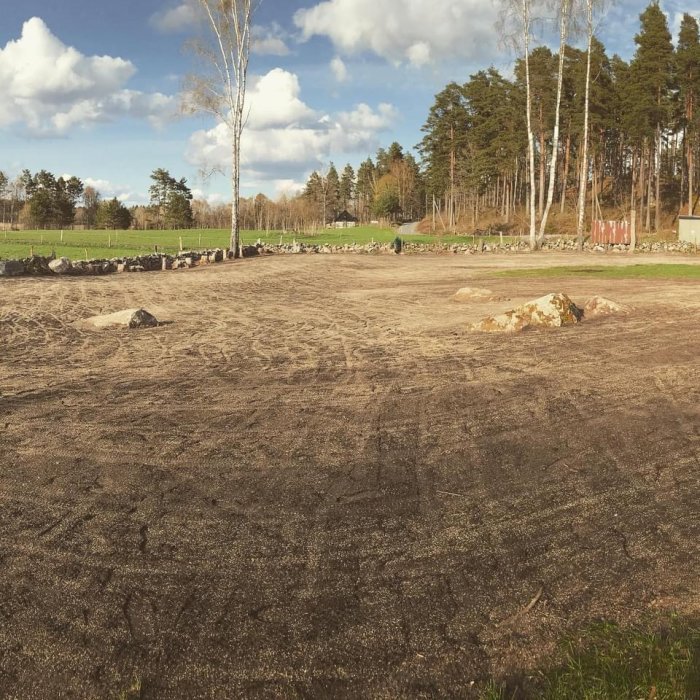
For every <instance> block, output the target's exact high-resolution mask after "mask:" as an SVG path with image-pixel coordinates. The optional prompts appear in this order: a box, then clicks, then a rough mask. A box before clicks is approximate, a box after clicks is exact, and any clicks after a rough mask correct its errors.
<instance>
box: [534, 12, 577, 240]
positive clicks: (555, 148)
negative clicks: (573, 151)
mask: <svg viewBox="0 0 700 700" xmlns="http://www.w3.org/2000/svg"><path fill="white" fill-rule="evenodd" d="M589 1H590V0H589ZM556 5H557V11H558V14H559V72H558V74H557V106H556V110H555V116H554V134H553V138H552V155H551V157H550V159H549V185H548V188H547V206H546V207H545V210H544V214H543V215H542V221H540V235H539V238H540V240H542V239H543V238H544V233H545V228H546V226H547V218H548V217H549V210H550V209H551V208H552V202H553V201H554V186H555V184H556V177H557V156H558V154H559V122H560V115H561V92H562V85H563V81H564V58H565V56H566V42H567V39H568V38H569V20H570V18H571V5H572V0H556ZM589 63H590V50H589ZM540 157H541V158H544V157H545V154H544V153H541V154H540Z"/></svg>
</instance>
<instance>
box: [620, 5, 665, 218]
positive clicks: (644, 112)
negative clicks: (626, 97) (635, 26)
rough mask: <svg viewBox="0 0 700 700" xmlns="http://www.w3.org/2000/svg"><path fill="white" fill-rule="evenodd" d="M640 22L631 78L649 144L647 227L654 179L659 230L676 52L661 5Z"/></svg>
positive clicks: (638, 111)
mask: <svg viewBox="0 0 700 700" xmlns="http://www.w3.org/2000/svg"><path fill="white" fill-rule="evenodd" d="M640 21H641V29H640V32H639V34H637V36H635V38H634V40H635V43H636V44H637V51H636V53H635V56H634V59H633V61H632V64H631V70H630V79H631V89H632V96H633V99H634V100H635V102H636V103H637V108H636V110H635V111H636V113H637V114H638V116H639V117H640V127H641V130H642V135H643V138H644V139H645V142H646V144H649V146H648V148H647V154H648V169H647V170H648V177H649V180H648V185H649V187H648V192H649V195H648V196H647V199H648V202H647V228H648V224H649V215H650V212H651V196H650V194H651V192H652V179H653V181H654V182H655V184H656V192H655V194H656V196H655V229H656V230H657V231H658V230H659V227H660V223H661V148H662V139H663V135H664V130H665V129H666V128H667V126H668V120H669V116H670V108H671V89H672V87H673V68H674V50H673V44H672V43H671V33H670V32H669V30H668V24H667V22H666V15H664V13H663V12H662V10H661V8H660V7H659V3H658V2H652V3H651V4H650V5H649V6H648V7H647V8H646V10H644V12H642V14H641V15H640ZM651 143H653V149H652V147H651V145H650V144H651Z"/></svg>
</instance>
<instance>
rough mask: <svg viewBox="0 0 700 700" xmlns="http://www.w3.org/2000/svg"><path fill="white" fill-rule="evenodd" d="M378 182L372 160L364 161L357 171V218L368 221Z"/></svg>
mask: <svg viewBox="0 0 700 700" xmlns="http://www.w3.org/2000/svg"><path fill="white" fill-rule="evenodd" d="M376 181H377V169H376V166H375V165H374V162H373V161H372V159H371V158H368V159H367V160H366V161H364V162H363V163H362V164H361V165H360V167H359V168H358V170H357V183H356V185H355V194H356V198H357V205H356V206H357V212H356V213H357V217H358V218H359V219H360V220H362V221H368V220H369V215H370V213H371V208H372V202H373V200H374V188H375V184H376Z"/></svg>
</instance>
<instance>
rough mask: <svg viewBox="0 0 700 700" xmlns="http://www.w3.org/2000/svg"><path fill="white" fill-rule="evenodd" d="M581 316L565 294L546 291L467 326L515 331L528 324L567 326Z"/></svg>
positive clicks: (476, 329)
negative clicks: (519, 304)
mask: <svg viewBox="0 0 700 700" xmlns="http://www.w3.org/2000/svg"><path fill="white" fill-rule="evenodd" d="M582 318H583V311H582V310H581V309H579V308H578V307H577V306H576V304H574V303H573V302H572V301H571V299H569V297H568V296H566V294H547V295H546V296H543V297H540V298H539V299H534V300H533V301H529V302H527V303H526V304H523V305H522V306H519V307H518V308H517V309H513V310H512V311H507V312H506V313H504V314H499V315H498V316H489V317H488V318H485V319H483V320H481V321H479V322H478V323H475V324H472V326H471V327H470V328H471V330H475V331H482V332H485V333H517V332H518V331H522V330H524V329H525V328H531V327H544V328H560V327H561V326H570V325H573V324H575V323H578V322H579V321H580V320H581V319H582Z"/></svg>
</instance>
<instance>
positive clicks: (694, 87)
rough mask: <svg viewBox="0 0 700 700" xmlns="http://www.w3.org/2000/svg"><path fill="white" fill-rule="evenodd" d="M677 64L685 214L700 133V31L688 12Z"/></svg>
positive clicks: (691, 198)
mask: <svg viewBox="0 0 700 700" xmlns="http://www.w3.org/2000/svg"><path fill="white" fill-rule="evenodd" d="M676 66H677V70H678V74H677V81H678V87H679V100H680V106H681V115H680V116H681V119H680V122H681V127H682V128H683V140H684V143H685V157H686V172H687V177H688V214H689V215H691V216H692V214H693V211H694V204H695V201H694V198H695V183H696V178H695V169H696V162H697V158H696V153H697V150H698V137H699V135H700V31H699V28H698V21H697V20H696V19H695V17H693V16H692V15H689V14H687V13H686V14H685V15H683V19H682V21H681V28H680V33H679V35H678V47H677V49H676ZM682 196H683V195H681V201H682Z"/></svg>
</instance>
